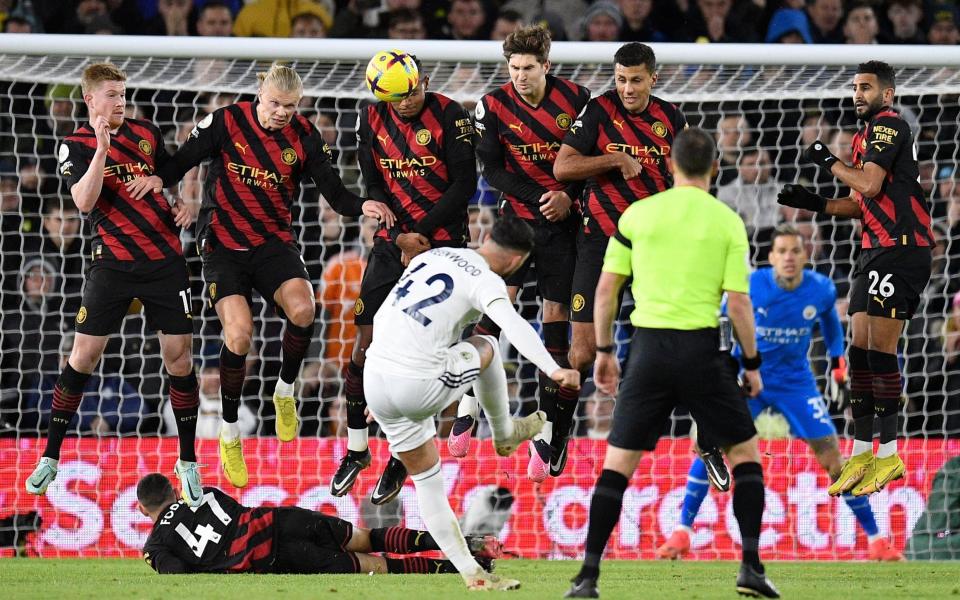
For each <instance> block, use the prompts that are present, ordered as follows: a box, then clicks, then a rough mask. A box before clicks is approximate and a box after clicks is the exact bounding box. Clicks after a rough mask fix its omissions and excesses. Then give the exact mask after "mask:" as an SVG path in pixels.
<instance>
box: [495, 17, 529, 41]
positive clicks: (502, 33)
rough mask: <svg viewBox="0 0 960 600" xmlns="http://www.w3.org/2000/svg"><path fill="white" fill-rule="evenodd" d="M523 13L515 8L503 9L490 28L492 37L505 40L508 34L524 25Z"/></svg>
mask: <svg viewBox="0 0 960 600" xmlns="http://www.w3.org/2000/svg"><path fill="white" fill-rule="evenodd" d="M523 25H524V23H523V15H521V14H520V13H518V12H517V11H515V10H501V11H500V12H499V13H498V14H497V19H496V20H495V21H494V22H493V28H492V29H491V30H490V39H491V40H498V41H503V40H505V39H507V36H508V35H510V34H511V33H513V32H514V31H516V30H517V29H520V28H521V27H523Z"/></svg>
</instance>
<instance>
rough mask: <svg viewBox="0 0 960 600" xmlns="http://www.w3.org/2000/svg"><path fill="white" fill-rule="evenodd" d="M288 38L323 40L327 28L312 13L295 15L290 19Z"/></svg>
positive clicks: (320, 19)
mask: <svg viewBox="0 0 960 600" xmlns="http://www.w3.org/2000/svg"><path fill="white" fill-rule="evenodd" d="M290 37H292V38H325V37H327V26H326V24H325V23H324V22H323V19H322V18H320V16H318V15H317V14H316V13H314V12H301V13H297V14H295V15H294V16H293V18H292V19H290Z"/></svg>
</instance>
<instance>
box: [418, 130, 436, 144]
mask: <svg viewBox="0 0 960 600" xmlns="http://www.w3.org/2000/svg"><path fill="white" fill-rule="evenodd" d="M432 139H433V136H432V135H430V130H429V129H421V130H420V131H418V132H417V143H418V144H420V145H421V146H426V145H427V144H429V143H430V140H432Z"/></svg>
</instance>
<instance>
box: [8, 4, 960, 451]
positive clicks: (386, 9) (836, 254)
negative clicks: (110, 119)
mask: <svg viewBox="0 0 960 600" xmlns="http://www.w3.org/2000/svg"><path fill="white" fill-rule="evenodd" d="M64 6H69V7H70V9H69V10H67V9H64ZM544 6H545V7H547V9H546V10H544V9H543V7H544ZM575 15H576V17H574V16H575ZM955 17H956V9H955V7H953V6H952V5H949V6H946V7H945V6H941V5H930V4H925V3H923V2H921V1H920V0H891V1H889V2H887V3H886V4H873V5H869V4H856V3H854V4H849V5H847V6H846V7H844V5H843V3H842V2H841V1H840V0H814V1H813V2H811V3H809V4H808V5H806V6H803V4H802V2H800V3H798V2H795V1H794V2H788V3H786V4H783V5H782V6H781V5H776V4H767V5H765V6H762V7H761V6H759V5H757V4H755V3H754V2H752V0H737V1H734V0H697V1H691V2H689V3H688V2H685V1H680V2H674V1H673V0H656V1H653V0H621V1H620V2H610V1H609V0H597V1H596V2H593V3H586V2H583V1H582V0H556V1H550V2H545V3H544V2H535V1H525V0H512V1H510V2H505V3H502V5H500V6H497V5H496V3H494V2H482V1H480V0H453V1H452V2H438V1H434V0H423V1H421V0H383V2H380V1H379V0H377V1H374V2H367V1H364V0H350V1H349V2H333V1H332V0H330V1H317V2H314V1H310V0H286V1H283V0H255V1H251V2H247V3H244V2H243V1H242V0H232V1H228V2H220V1H215V0H210V1H207V2H204V1H202V0H196V1H195V2H191V1H190V0H79V1H70V2H54V1H49V0H33V1H29V2H28V1H24V0H0V19H2V26H3V30H4V31H7V32H31V31H32V32H40V31H44V32H51V33H84V32H86V33H127V34H144V35H213V36H227V35H256V36H288V35H289V36H294V37H326V36H329V37H369V36H377V37H382V36H387V37H394V38H405V39H410V38H425V37H426V38H433V39H488V38H493V39H499V38H502V37H503V36H505V35H506V33H508V32H509V31H511V30H512V29H513V28H515V27H517V26H518V25H519V24H522V23H528V22H532V21H542V22H544V23H545V24H546V26H548V27H550V28H551V29H552V30H553V32H554V33H553V35H554V39H581V38H582V39H587V40H610V41H613V40H641V41H650V40H652V41H717V42H723V41H735V42H745V41H763V40H766V41H769V42H775V41H779V42H799V43H843V42H844V41H847V42H850V43H875V42H880V43H888V42H889V43H927V42H929V43H945V41H949V40H952V41H949V43H957V28H956V20H955ZM728 32H733V33H728ZM951 32H952V33H951ZM238 99H241V98H237V97H234V96H227V95H224V94H207V93H203V94H198V93H195V92H189V93H188V92H166V91H157V90H144V89H130V90H128V101H129V104H128V116H131V117H138V118H148V119H151V120H153V121H154V122H156V123H157V124H158V125H159V126H160V127H161V129H162V130H163V131H164V132H165V133H166V135H167V141H168V146H169V150H171V151H173V150H175V149H176V147H177V145H178V144H179V143H181V142H182V141H183V140H184V139H186V136H187V135H188V134H189V132H190V130H191V128H192V127H193V126H194V123H196V122H197V121H199V120H200V119H202V118H203V116H204V115H206V114H209V113H210V112H212V111H214V110H216V109H217V108H219V107H221V106H224V105H225V104H228V103H230V102H234V101H236V100H238ZM242 99H247V98H242ZM668 99H669V97H668ZM465 104H467V105H468V106H467V108H468V109H472V108H473V107H472V105H470V104H471V103H469V102H468V103H465ZM897 107H898V109H900V110H902V112H903V114H904V116H905V118H906V119H907V120H908V122H910V123H911V128H912V129H913V130H914V131H915V132H917V150H918V159H919V163H920V170H921V184H922V185H923V187H924V191H925V192H926V194H927V199H928V201H929V202H931V207H932V214H933V217H934V232H935V234H936V237H937V247H936V249H935V253H934V254H935V259H934V273H933V276H932V279H931V282H930V285H929V286H928V288H927V291H926V293H925V294H924V297H923V300H922V305H921V308H920V310H919V311H918V312H917V316H916V317H915V318H914V320H913V321H911V322H910V324H909V328H908V332H907V340H908V341H907V344H906V346H905V348H904V349H903V356H904V360H905V362H906V368H905V372H906V373H907V379H906V384H905V388H906V389H905V392H906V395H907V398H908V400H909V404H908V407H907V410H906V414H907V419H906V420H905V422H904V431H905V432H906V433H908V434H922V435H932V436H939V435H954V436H957V435H960V168H958V164H960V161H958V157H960V148H958V135H960V133H958V123H960V101H958V96H957V95H950V94H943V95H939V96H936V95H925V96H914V97H910V96H903V97H900V98H898V102H897ZM681 108H682V110H683V111H684V113H685V114H686V116H687V119H688V121H689V122H690V123H691V124H692V125H699V126H701V127H704V128H707V129H709V130H711V131H714V132H715V133H716V140H717V145H718V148H719V150H720V170H719V173H718V175H717V178H716V186H715V189H714V190H713V191H714V192H715V193H716V195H717V197H718V198H719V199H720V200H721V201H723V202H725V203H727V204H728V205H730V206H731V207H733V208H734V209H735V210H737V211H738V212H739V213H740V214H741V216H742V217H743V218H744V222H745V223H746V225H747V227H748V231H749V233H750V236H751V241H752V242H753V246H754V251H753V257H752V258H753V260H754V262H755V264H757V265H760V264H763V263H764V261H765V257H766V251H767V248H768V245H769V236H770V233H771V231H772V230H773V228H774V227H775V226H776V225H777V224H778V223H781V222H783V221H791V222H794V223H795V224H796V226H797V227H798V229H800V231H801V232H802V233H804V234H805V236H806V237H807V240H808V253H809V255H810V257H811V262H812V264H813V266H814V268H816V269H817V270H818V271H821V272H823V273H824V274H826V275H828V276H830V277H832V278H833V280H834V281H835V282H836V284H837V287H838V291H839V294H840V296H841V300H840V302H839V305H838V308H839V309H840V313H841V315H843V316H844V317H845V313H846V311H845V305H844V300H843V298H844V297H845V295H846V293H847V286H848V283H847V281H848V276H849V269H850V266H851V264H852V262H851V260H852V258H853V257H854V248H855V246H856V243H857V240H858V231H857V230H856V229H855V227H854V226H853V225H851V224H848V223H846V224H845V223H838V222H834V221H832V220H829V219H819V220H818V219H816V218H815V217H814V216H813V215H811V214H804V213H803V212H802V211H796V210H792V209H785V208H783V207H780V206H779V205H777V204H776V194H777V192H778V191H779V188H780V186H782V185H783V184H784V183H787V182H794V181H800V182H801V183H804V184H805V185H808V186H810V187H812V188H814V189H816V190H817V191H818V192H819V193H821V194H823V195H825V196H828V197H836V196H839V195H842V194H845V193H846V190H844V189H841V188H839V187H838V186H837V182H836V180H834V179H832V178H830V177H828V176H825V175H824V174H823V172H822V171H818V170H816V169H814V168H812V167H808V166H804V165H803V161H802V160H801V159H800V150H801V149H802V148H804V147H806V146H808V145H809V144H810V143H811V142H813V141H814V140H816V139H821V140H824V141H826V142H827V143H828V144H829V145H830V147H831V150H832V151H833V152H834V154H836V155H837V156H839V157H840V158H841V159H843V160H846V161H848V162H849V160H850V144H851V140H852V135H853V132H854V131H855V129H856V127H857V123H856V121H855V119H854V118H853V115H852V110H851V107H850V106H849V101H848V100H837V99H833V100H821V101H799V100H798V101H792V100H788V99H784V100H778V101H752V100H750V99H749V98H744V99H743V100H742V101H740V102H732V103H719V102H697V103H693V102H687V103H682V104H681ZM301 112H302V113H303V114H305V115H307V116H308V117H309V118H310V119H311V120H312V121H313V123H314V124H315V125H316V126H317V128H318V129H319V130H320V131H321V133H322V134H323V136H324V139H325V141H326V142H327V143H328V144H329V146H330V147H331V148H332V149H333V152H334V159H335V162H336V164H337V166H338V168H339V170H340V172H341V174H342V177H343V179H344V182H345V184H346V185H347V186H348V187H350V188H351V189H353V190H354V191H356V192H358V193H360V192H361V191H362V188H361V186H360V182H359V170H358V168H357V166H356V156H355V149H356V143H355V137H354V134H353V130H354V123H355V122H356V114H357V105H356V102H355V101H353V100H350V101H349V102H347V103H344V102H337V101H334V100H332V99H329V98H315V97H305V98H304V99H303V102H302V105H301ZM85 120H86V113H85V108H84V105H83V102H82V101H81V100H80V98H79V95H78V90H77V88H74V87H73V86H67V85H49V86H47V85H45V84H37V83H24V82H17V83H12V82H2V81H0V309H2V316H0V345H2V348H0V434H4V432H6V434H10V435H16V434H18V432H19V434H20V435H24V434H27V435H36V434H42V433H43V431H44V429H45V427H46V422H45V418H48V414H49V412H48V411H49V406H50V402H51V398H52V383H53V381H55V378H56V375H57V373H58V372H59V370H60V368H61V362H62V361H63V360H64V357H65V356H66V355H67V354H69V350H70V345H71V341H72V336H71V335H70V331H71V330H72V328H73V315H74V314H76V312H77V310H78V309H79V302H80V292H81V287H82V284H83V260H84V259H83V257H84V255H85V254H86V251H87V250H86V246H85V242H84V239H85V232H84V225H83V221H82V219H81V215H80V214H79V213H78V211H77V209H76V207H75V206H74V204H73V202H72V201H71V199H70V195H69V192H68V191H67V190H65V189H64V188H63V185H62V183H61V181H60V179H59V178H58V177H57V175H56V173H57V162H56V149H57V144H58V143H59V141H60V140H62V139H63V138H64V137H65V136H66V135H68V134H70V133H71V132H73V131H74V130H75V129H76V127H77V126H79V124H80V123H82V122H84V121H85ZM202 176H203V173H202V172H194V173H191V174H188V176H187V177H186V179H185V181H184V184H183V185H182V187H181V189H180V192H179V193H180V194H181V196H182V197H183V198H184V199H185V200H188V201H192V202H194V203H195V202H196V201H197V200H198V199H199V194H200V191H199V190H200V182H201V181H202ZM479 188H480V190H479V192H478V194H477V196H476V197H475V198H474V201H473V202H472V203H471V207H470V211H469V216H470V234H471V243H472V244H476V243H477V241H478V240H479V239H480V237H481V236H482V234H483V232H484V230H485V229H487V228H489V226H490V225H491V224H492V222H493V220H494V218H495V217H494V205H495V203H496V193H495V192H494V191H492V190H490V189H489V186H487V185H486V184H485V182H484V181H483V180H482V178H481V182H480V186H479ZM293 217H294V222H295V223H297V224H298V230H299V235H300V244H301V248H302V250H303V255H304V258H305V260H306V262H307V267H308V272H309V273H310V276H311V280H312V282H313V284H314V288H315V290H316V294H317V303H318V307H319V309H320V310H319V311H318V313H319V314H320V315H321V316H320V317H319V319H320V321H321V322H322V325H321V326H320V327H318V328H317V334H316V339H315V340H314V344H313V347H312V348H311V350H310V352H309V353H308V361H307V363H306V364H305V368H304V372H303V375H302V384H303V387H302V390H301V392H300V394H299V397H300V398H301V399H302V402H301V407H300V410H301V417H302V421H303V423H304V426H303V431H302V434H303V435H330V436H343V435H345V434H346V416H345V413H346V411H345V407H344V402H345V400H344V397H343V395H342V394H343V387H342V384H343V378H342V373H343V369H344V367H345V365H346V363H347V361H348V357H349V356H350V353H351V351H352V343H353V339H354V336H355V330H354V328H353V324H352V312H353V306H354V300H355V299H356V296H357V293H358V290H359V283H360V278H361V274H362V271H363V267H364V265H365V260H366V255H367V252H368V250H369V248H370V246H371V244H372V235H373V232H374V228H375V226H376V223H375V222H373V221H369V222H362V223H358V222H355V221H352V220H350V219H344V218H342V217H340V216H339V215H338V214H337V213H335V212H334V211H333V210H332V209H330V207H329V206H327V205H326V203H325V202H324V201H323V199H322V198H320V197H319V194H318V193H317V191H316V190H315V189H313V188H312V187H310V186H308V187H307V188H306V189H305V191H304V197H303V198H301V202H299V203H298V204H297V205H296V206H295V209H294V215H293ZM184 238H185V239H184V241H185V248H186V254H187V257H188V262H189V264H190V267H191V270H192V273H193V281H194V289H193V298H194V314H195V315H197V321H198V323H199V325H198V331H197V332H196V333H197V334H198V335H197V336H196V348H195V357H196V358H195V362H196V366H197V371H198V374H199V379H200V387H201V418H200V422H199V425H198V436H199V437H201V438H202V437H207V435H208V434H209V435H210V436H213V435H215V429H216V427H215V424H216V422H217V419H218V418H219V401H218V394H217V390H218V388H219V379H218V371H217V367H218V364H217V361H218V356H219V351H220V346H219V344H220V331H219V322H218V320H217V318H216V316H215V314H214V313H213V312H212V310H210V308H209V307H208V306H206V305H205V303H204V293H203V292H204V290H203V284H202V280H201V277H200V264H199V260H198V258H197V254H196V250H195V241H194V240H193V239H192V234H191V232H189V231H186V232H185V233H184ZM532 292H533V290H532V289H530V288H529V287H528V289H527V290H525V291H524V293H522V294H521V297H520V299H521V303H522V306H523V311H524V314H525V316H527V317H528V318H530V319H531V320H532V321H535V320H536V318H537V307H536V304H535V302H533V301H528V302H526V303H523V301H524V300H525V299H527V300H530V299H532V297H533V295H534V294H533V293H532ZM628 310H629V305H628V306H627V308H626V309H625V312H624V314H626V311H628ZM133 313H134V314H132V315H131V316H130V317H129V318H128V319H126V321H125V324H124V332H125V333H127V334H128V335H122V336H115V337H114V338H113V339H112V340H111V342H110V345H109V346H108V349H107V352H106V354H105V359H104V361H103V363H102V365H101V367H100V368H99V369H98V371H97V374H98V377H97V378H95V379H94V380H93V381H92V382H91V383H90V384H89V386H88V392H89V393H88V394H87V395H86V396H85V397H84V401H83V404H82V405H81V408H80V413H81V418H80V419H78V421H77V422H76V432H77V433H79V434H87V435H94V434H99V435H104V434H119V435H144V434H151V433H153V434H155V433H157V432H164V431H172V427H171V425H170V419H171V415H170V414H169V412H170V411H169V410H168V407H163V406H159V405H158V404H157V403H158V401H159V399H160V398H162V397H164V394H162V393H161V392H162V391H163V390H162V389H161V386H162V385H163V381H162V377H161V372H162V367H161V361H160V357H159V351H158V342H157V339H156V337H155V336H153V335H146V336H145V335H144V334H143V331H145V328H146V325H145V323H144V321H143V318H142V316H141V315H139V314H136V311H133ZM254 314H255V315H256V316H257V320H258V323H259V331H258V335H257V337H256V343H255V348H253V349H252V350H251V353H250V355H249V358H248V363H247V368H248V374H249V377H248V379H247V382H248V385H247V388H248V389H245V391H244V400H245V404H244V408H243V409H242V410H241V414H240V421H241V428H242V430H243V432H244V433H245V434H249V435H270V434H272V430H273V418H272V403H271V402H270V401H269V400H270V393H272V389H273V381H275V379H276V376H277V374H278V372H279V358H278V357H279V356H280V349H279V346H280V334H281V331H282V321H281V320H280V319H279V318H277V317H276V315H275V314H274V312H273V310H272V308H270V307H268V306H267V305H265V304H264V303H263V302H262V301H261V300H259V299H258V300H256V305H255V309H254ZM625 336H626V334H624V333H622V332H621V334H620V338H619V339H625ZM510 368H511V370H512V372H515V377H514V378H513V379H514V383H513V385H512V387H511V393H512V395H513V398H514V399H515V401H516V404H518V405H520V406H521V410H530V409H532V407H533V406H535V400H534V399H533V398H534V393H535V390H536V375H535V369H534V368H533V367H532V366H531V365H529V364H526V363H523V362H519V363H513V362H511V365H510ZM583 397H584V398H588V397H589V398H591V400H590V401H589V402H584V403H582V408H581V410H582V413H583V414H582V418H581V420H580V422H579V423H580V424H579V426H578V432H579V434H581V435H584V436H590V437H603V436H604V435H605V432H606V431H607V430H608V429H609V427H608V424H607V423H608V421H609V415H610V412H611V407H612V399H610V398H606V397H601V396H591V392H590V391H585V392H584V395H583ZM840 418H841V419H842V416H841V417H840ZM838 424H840V425H841V426H842V424H843V423H842V421H841V422H839V423H838ZM674 427H675V429H674V431H673V432H674V433H677V434H682V433H683V432H684V431H685V429H684V428H683V426H682V424H678V423H676V422H675V423H674Z"/></svg>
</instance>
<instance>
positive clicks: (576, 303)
mask: <svg viewBox="0 0 960 600" xmlns="http://www.w3.org/2000/svg"><path fill="white" fill-rule="evenodd" d="M586 303H587V301H586V300H585V299H584V298H583V295H582V294H574V295H573V302H571V303H570V307H571V308H572V309H573V312H580V311H581V310H583V305H584V304H586Z"/></svg>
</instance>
